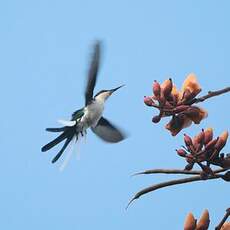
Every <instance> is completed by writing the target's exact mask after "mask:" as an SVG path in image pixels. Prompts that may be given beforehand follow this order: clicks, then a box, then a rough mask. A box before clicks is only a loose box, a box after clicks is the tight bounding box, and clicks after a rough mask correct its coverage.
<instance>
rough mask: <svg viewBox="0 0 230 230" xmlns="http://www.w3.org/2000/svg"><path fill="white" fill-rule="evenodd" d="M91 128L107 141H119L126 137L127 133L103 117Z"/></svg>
mask: <svg viewBox="0 0 230 230" xmlns="http://www.w3.org/2000/svg"><path fill="white" fill-rule="evenodd" d="M91 129H92V131H93V132H94V133H95V134H96V135H97V136H98V137H100V138H101V139H102V140H104V141H106V142H110V143H117V142H120V141H122V140H124V139H125V135H124V134H123V133H122V132H121V131H120V130H119V129H117V128H116V127H115V126H114V125H112V124H111V123H110V122H109V121H108V120H106V119H105V118H103V117H101V119H100V120H99V121H98V123H97V126H96V127H94V128H91Z"/></svg>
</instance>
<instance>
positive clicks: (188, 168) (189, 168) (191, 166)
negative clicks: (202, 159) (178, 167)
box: [184, 163, 194, 171]
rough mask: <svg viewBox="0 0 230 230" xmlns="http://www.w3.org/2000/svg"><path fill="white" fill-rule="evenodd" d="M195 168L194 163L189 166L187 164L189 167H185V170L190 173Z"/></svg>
mask: <svg viewBox="0 0 230 230" xmlns="http://www.w3.org/2000/svg"><path fill="white" fill-rule="evenodd" d="M193 166H194V163H189V164H187V165H186V166H185V168H184V170H188V171H190V170H192V168H193Z"/></svg>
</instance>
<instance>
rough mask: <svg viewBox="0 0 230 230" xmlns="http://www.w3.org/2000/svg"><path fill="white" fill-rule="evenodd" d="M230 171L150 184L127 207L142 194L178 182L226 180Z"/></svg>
mask: <svg viewBox="0 0 230 230" xmlns="http://www.w3.org/2000/svg"><path fill="white" fill-rule="evenodd" d="M229 173H230V171H228V172H227V173H226V174H214V175H208V176H207V177H206V178H204V177H203V176H202V175H197V176H192V177H187V178H182V179H177V180H170V181H166V182H162V183H159V184H155V185H152V186H149V187H147V188H144V189H142V190H140V191H139V192H138V193H136V194H135V195H134V197H133V198H132V199H131V200H130V201H129V203H128V205H127V207H126V208H128V207H129V206H130V204H131V203H132V202H133V201H134V200H137V199H138V198H140V197H141V196H143V195H145V194H147V193H150V192H153V191H156V190H158V189H161V188H165V187H169V186H173V185H178V184H185V183H190V182H195V181H207V180H213V179H219V178H221V179H224V180H226V177H229ZM226 175H227V176H226Z"/></svg>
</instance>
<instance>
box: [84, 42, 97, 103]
mask: <svg viewBox="0 0 230 230" xmlns="http://www.w3.org/2000/svg"><path fill="white" fill-rule="evenodd" d="M100 47H101V44H100V42H99V41H97V42H96V43H95V45H94V51H93V54H92V60H91V63H90V67H89V73H88V79H87V85H86V89H85V105H88V104H89V102H90V101H91V100H92V99H93V90H94V87H95V85H96V81H97V73H98V69H99V64H100V49H101V48H100Z"/></svg>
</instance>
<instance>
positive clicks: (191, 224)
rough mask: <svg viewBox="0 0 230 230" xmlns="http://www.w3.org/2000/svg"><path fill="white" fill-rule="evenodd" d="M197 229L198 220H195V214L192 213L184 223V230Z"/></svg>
mask: <svg viewBox="0 0 230 230" xmlns="http://www.w3.org/2000/svg"><path fill="white" fill-rule="evenodd" d="M195 228H196V219H195V218H194V216H193V214H192V213H191V212H190V213H189V214H188V215H187V217H186V219H185V223H184V230H194V229H195Z"/></svg>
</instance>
